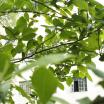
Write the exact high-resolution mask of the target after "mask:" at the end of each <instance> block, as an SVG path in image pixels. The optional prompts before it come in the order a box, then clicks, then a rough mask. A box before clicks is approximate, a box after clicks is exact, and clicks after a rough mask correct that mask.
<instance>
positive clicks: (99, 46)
mask: <svg viewBox="0 0 104 104" xmlns="http://www.w3.org/2000/svg"><path fill="white" fill-rule="evenodd" d="M0 2H1V4H0V18H5V17H7V19H6V21H10V19H11V20H12V17H13V16H12V17H11V15H15V16H17V17H18V18H15V19H14V21H13V23H14V25H10V24H6V23H7V22H6V23H3V21H0V25H1V26H2V28H4V30H5V34H1V35H0V84H1V86H0V100H1V102H2V103H5V102H9V103H11V104H12V103H14V102H13V100H12V89H13V88H15V89H16V90H18V91H19V92H21V94H22V95H23V96H25V97H26V98H27V99H28V100H29V102H30V103H31V104H32V103H33V104H34V101H33V99H32V97H31V96H30V95H28V94H26V92H25V91H24V90H23V89H21V88H20V87H19V86H16V85H14V84H12V79H13V78H14V77H15V76H20V77H22V75H21V74H22V73H23V72H24V71H27V70H32V71H33V74H32V76H31V80H30V81H31V82H32V89H34V93H33V94H34V96H35V97H36V101H37V102H38V103H39V104H40V103H42V104H46V103H48V102H49V101H50V102H52V101H53V100H54V99H55V98H52V94H53V93H55V91H56V89H57V87H59V88H61V89H64V88H63V87H64V86H63V85H62V83H61V82H63V81H64V82H66V83H67V84H68V85H69V86H70V85H71V83H72V81H73V77H77V78H79V77H80V78H84V77H87V78H88V79H89V80H92V78H91V76H90V75H89V73H88V69H91V70H92V71H93V72H94V73H95V74H96V75H98V76H99V77H101V78H102V79H104V73H103V72H101V71H99V70H98V69H96V65H95V64H94V63H93V62H92V60H91V59H92V58H94V57H96V56H100V58H99V60H100V61H104V53H103V47H104V36H103V35H104V30H103V29H104V6H103V5H101V4H100V3H98V2H96V1H95V0H5V1H3V0H0ZM75 10H76V11H75ZM18 15H19V16H18ZM8 17H9V18H8ZM39 18H41V19H44V21H45V24H42V27H44V29H45V36H43V35H39V34H38V32H37V31H38V29H39V28H40V27H36V25H35V24H37V23H39ZM4 20H5V19H4ZM2 40H3V42H2ZM17 56H19V58H18V57H17ZM24 62H26V63H27V65H26V66H25V67H24V68H22V69H20V68H19V66H20V65H21V64H22V63H24ZM73 66H76V69H75V70H72V69H71V68H72V67H73ZM100 84H101V83H100ZM64 103H65V102H64Z"/></svg>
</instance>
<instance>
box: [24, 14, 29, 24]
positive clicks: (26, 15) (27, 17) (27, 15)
mask: <svg viewBox="0 0 104 104" xmlns="http://www.w3.org/2000/svg"><path fill="white" fill-rule="evenodd" d="M24 18H25V19H26V21H28V22H29V14H28V13H24Z"/></svg>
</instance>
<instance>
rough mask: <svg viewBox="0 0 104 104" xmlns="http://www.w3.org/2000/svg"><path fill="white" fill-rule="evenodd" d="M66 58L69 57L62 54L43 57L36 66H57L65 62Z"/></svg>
mask: <svg viewBox="0 0 104 104" xmlns="http://www.w3.org/2000/svg"><path fill="white" fill-rule="evenodd" d="M68 57H69V55H65V54H63V53H59V54H50V55H45V56H43V57H41V58H39V59H38V60H37V62H36V65H38V66H39V67H42V66H46V65H48V64H58V63H59V62H61V61H63V60H65V59H66V58H68Z"/></svg>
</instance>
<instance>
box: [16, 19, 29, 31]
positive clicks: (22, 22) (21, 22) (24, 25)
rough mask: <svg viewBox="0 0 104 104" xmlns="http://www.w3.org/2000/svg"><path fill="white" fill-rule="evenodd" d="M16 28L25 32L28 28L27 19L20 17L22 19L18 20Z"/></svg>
mask: <svg viewBox="0 0 104 104" xmlns="http://www.w3.org/2000/svg"><path fill="white" fill-rule="evenodd" d="M16 28H17V29H18V30H19V31H20V32H23V30H24V29H26V28H27V21H26V19H25V18H24V17H20V18H19V19H18V20H17V23H16Z"/></svg>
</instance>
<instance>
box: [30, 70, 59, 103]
mask: <svg viewBox="0 0 104 104" xmlns="http://www.w3.org/2000/svg"><path fill="white" fill-rule="evenodd" d="M57 84H58V80H57V79H56V78H55V77H54V75H53V73H52V72H51V71H49V70H47V69H45V68H40V69H37V70H36V71H34V74H33V76H32V85H33V87H34V90H35V91H36V92H37V94H38V95H39V98H40V100H41V102H42V103H43V104H46V103H47V102H48V100H49V99H50V97H51V96H52V94H53V93H55V91H56V88H57Z"/></svg>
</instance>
